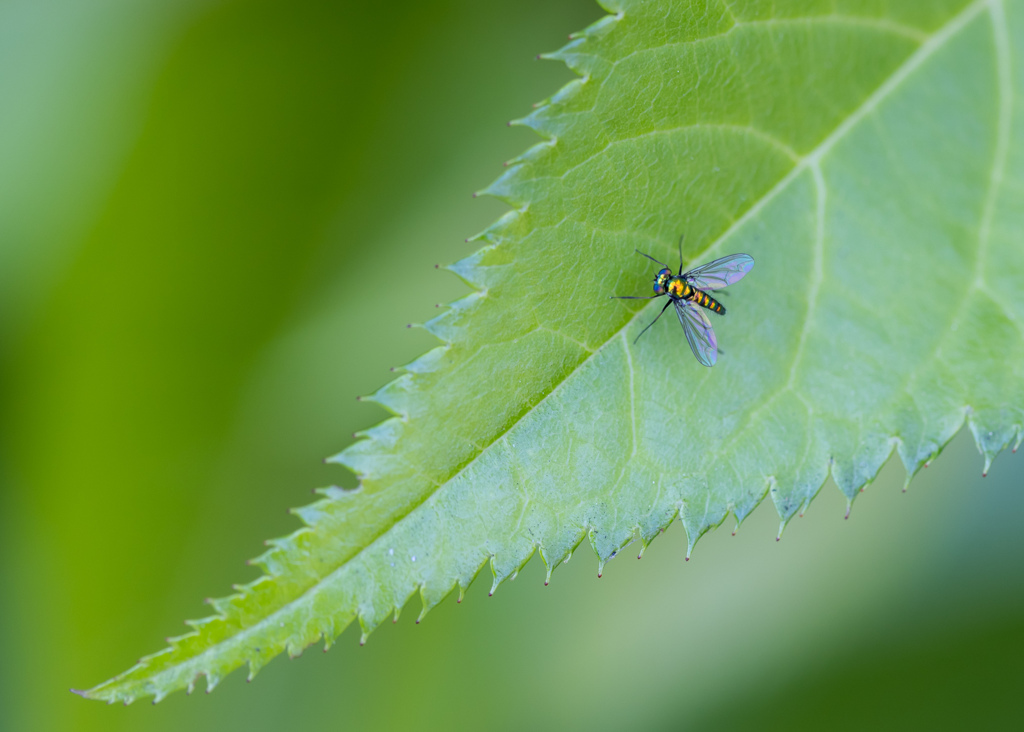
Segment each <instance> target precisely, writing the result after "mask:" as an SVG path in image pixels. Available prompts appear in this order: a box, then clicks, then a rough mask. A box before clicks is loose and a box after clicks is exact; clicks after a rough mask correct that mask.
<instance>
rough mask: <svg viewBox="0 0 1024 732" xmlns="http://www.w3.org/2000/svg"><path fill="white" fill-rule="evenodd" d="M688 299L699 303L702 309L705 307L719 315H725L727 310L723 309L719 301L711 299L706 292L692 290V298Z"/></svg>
mask: <svg viewBox="0 0 1024 732" xmlns="http://www.w3.org/2000/svg"><path fill="white" fill-rule="evenodd" d="M688 299H689V300H692V301H693V302H695V303H697V304H698V305H700V306H701V307H705V308H707V309H708V310H711V311H713V312H716V313H718V314H719V315H725V308H724V307H722V303H720V302H718V300H716V299H715V298H713V297H711V296H710V295H708V294H707V293H706V292H701V291H700V290H694V289H692V288H690V297H689V298H688Z"/></svg>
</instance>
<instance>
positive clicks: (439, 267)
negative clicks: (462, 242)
mask: <svg viewBox="0 0 1024 732" xmlns="http://www.w3.org/2000/svg"><path fill="white" fill-rule="evenodd" d="M466 241H469V239H466ZM434 269H441V265H440V264H435V265H434Z"/></svg>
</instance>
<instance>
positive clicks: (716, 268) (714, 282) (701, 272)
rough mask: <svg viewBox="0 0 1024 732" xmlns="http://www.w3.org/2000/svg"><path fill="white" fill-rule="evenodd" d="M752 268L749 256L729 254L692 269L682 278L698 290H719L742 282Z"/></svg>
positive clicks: (752, 264)
mask: <svg viewBox="0 0 1024 732" xmlns="http://www.w3.org/2000/svg"><path fill="white" fill-rule="evenodd" d="M753 266H754V258H753V257H751V256H750V255H749V254H730V255H729V256H728V257H722V258H721V259H716V260H715V261H714V262H708V263H707V264H702V265H701V266H700V267H694V268H693V269H691V270H690V271H689V272H686V273H685V274H684V275H683V277H684V278H686V281H687V282H689V283H690V284H691V285H692V286H693V287H696V288H697V289H698V290H720V289H722V288H723V287H728V286H729V285H731V284H734V283H736V282H739V281H740V280H742V279H743V276H744V275H745V274H747V272H749V271H750V270H751V268H753Z"/></svg>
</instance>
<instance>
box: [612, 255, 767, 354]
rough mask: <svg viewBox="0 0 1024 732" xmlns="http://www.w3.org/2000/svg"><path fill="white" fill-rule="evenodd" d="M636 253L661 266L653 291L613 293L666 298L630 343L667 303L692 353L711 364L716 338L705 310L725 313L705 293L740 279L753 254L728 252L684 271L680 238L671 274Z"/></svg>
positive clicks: (656, 261)
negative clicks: (676, 268) (676, 266)
mask: <svg viewBox="0 0 1024 732" xmlns="http://www.w3.org/2000/svg"><path fill="white" fill-rule="evenodd" d="M636 253H637V254H641V255H643V256H645V257H647V258H648V259H649V260H651V261H652V262H654V263H655V264H660V265H661V266H662V269H661V270H659V271H658V274H656V275H655V276H654V294H653V295H651V296H650V297H634V296H631V295H626V296H621V295H616V296H615V297H616V298H617V299H619V300H654V299H656V298H659V297H663V296H665V295H668V302H666V303H665V307H663V308H662V309H661V312H660V313H658V316H657V317H656V318H655V319H654V320H652V321H651V322H650V323H649V324H648V325H647V327H646V328H644V329H643V330H642V331H640V335H638V336H637V337H636V339H635V340H634V341H633V343H636V342H637V341H638V340H640V336H642V335H643V334H644V333H646V332H647V329H648V328H650V327H651V326H652V325H654V324H655V323H657V322H658V318H660V317H661V316H662V315H663V314H664V312H665V311H666V310H668V306H669V305H674V306H675V309H676V315H678V316H679V322H680V323H681V324H682V326H683V332H684V333H685V334H686V340H687V342H688V343H689V344H690V350H692V351H693V355H694V356H696V357H697V360H698V361H700V362H701V363H702V364H704V365H705V366H714V365H715V362H716V361H717V360H718V339H717V338H715V331H714V329H713V328H712V327H711V321H710V320H708V316H707V313H705V312H704V311H705V310H710V311H711V312H713V313H718V314H719V315H725V307H724V306H723V305H722V303H720V302H718V300H716V299H715V298H713V297H711V296H710V295H708V292H709V291H714V290H721V289H722V288H723V287H728V286H729V285H731V284H734V283H736V282H739V281H740V280H741V279H743V277H744V275H746V274H747V272H749V271H750V270H751V268H752V267H753V266H754V258H753V257H751V256H750V255H749V254H730V255H729V256H728V257H722V258H721V259H716V260H715V261H714V262H708V263H707V264H704V265H701V266H700V267H694V268H693V269H691V270H690V271H689V272H683V240H682V239H680V240H679V271H678V272H677V273H676V274H672V270H671V269H669V267H668V265H666V264H664V263H663V262H659V261H658V260H657V259H655V258H654V257H652V256H651V255H650V254H644V253H643V252H641V251H640V250H639V249H637V250H636Z"/></svg>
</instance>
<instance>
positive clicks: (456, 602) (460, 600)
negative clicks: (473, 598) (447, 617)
mask: <svg viewBox="0 0 1024 732" xmlns="http://www.w3.org/2000/svg"><path fill="white" fill-rule="evenodd" d="M461 602H462V598H461V597H460V598H459V599H458V600H456V601H455V604H456V605H458V604H460V603H461Z"/></svg>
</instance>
